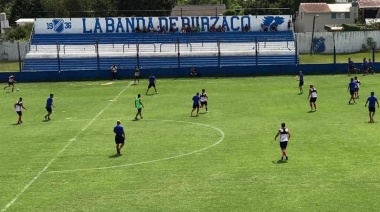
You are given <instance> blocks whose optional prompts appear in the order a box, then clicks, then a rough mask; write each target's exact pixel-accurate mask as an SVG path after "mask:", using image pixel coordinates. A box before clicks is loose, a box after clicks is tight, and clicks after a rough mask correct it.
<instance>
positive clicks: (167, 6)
mask: <svg viewBox="0 0 380 212" xmlns="http://www.w3.org/2000/svg"><path fill="white" fill-rule="evenodd" d="M176 2H177V0H138V1H125V0H119V2H118V9H119V10H120V12H119V15H120V16H167V15H170V13H171V10H172V9H173V7H174V6H175V4H176Z"/></svg>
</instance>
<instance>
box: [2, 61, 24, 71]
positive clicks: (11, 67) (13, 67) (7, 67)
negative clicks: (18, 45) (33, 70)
mask: <svg viewBox="0 0 380 212" xmlns="http://www.w3.org/2000/svg"><path fill="white" fill-rule="evenodd" d="M19 71H20V68H19V63H18V62H0V72H19Z"/></svg>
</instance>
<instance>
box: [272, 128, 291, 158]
mask: <svg viewBox="0 0 380 212" xmlns="http://www.w3.org/2000/svg"><path fill="white" fill-rule="evenodd" d="M279 135H280V148H281V151H282V156H281V160H284V157H285V159H286V160H288V159H289V157H288V155H287V154H286V147H287V146H288V141H289V139H290V132H289V129H288V128H286V127H285V123H281V128H280V129H279V130H278V132H277V134H276V137H274V140H276V139H277V137H278V136H279Z"/></svg>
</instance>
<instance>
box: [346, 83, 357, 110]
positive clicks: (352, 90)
mask: <svg viewBox="0 0 380 212" xmlns="http://www.w3.org/2000/svg"><path fill="white" fill-rule="evenodd" d="M356 87H357V85H356V82H354V78H351V82H350V83H348V88H347V92H348V91H350V95H351V98H350V101H348V104H351V100H353V101H354V103H356V102H355V96H354V95H355V92H356Z"/></svg>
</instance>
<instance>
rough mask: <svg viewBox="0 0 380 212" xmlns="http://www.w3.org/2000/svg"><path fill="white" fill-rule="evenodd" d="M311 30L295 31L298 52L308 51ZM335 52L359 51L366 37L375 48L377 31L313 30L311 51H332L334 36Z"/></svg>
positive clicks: (378, 38) (379, 45) (379, 40)
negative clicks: (370, 39) (371, 41)
mask: <svg viewBox="0 0 380 212" xmlns="http://www.w3.org/2000/svg"><path fill="white" fill-rule="evenodd" d="M311 34H312V33H311V32H306V33H296V38H297V48H298V51H299V53H301V54H305V53H309V52H310V45H311ZM333 35H334V36H335V48H336V53H352V52H358V51H361V49H362V45H363V44H365V45H367V38H369V37H371V38H373V39H374V41H375V42H376V43H377V45H376V49H379V48H380V32H379V31H349V32H334V33H333V32H315V33H314V41H313V52H315V53H326V54H327V53H329V54H331V53H333V49H334V37H333Z"/></svg>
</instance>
